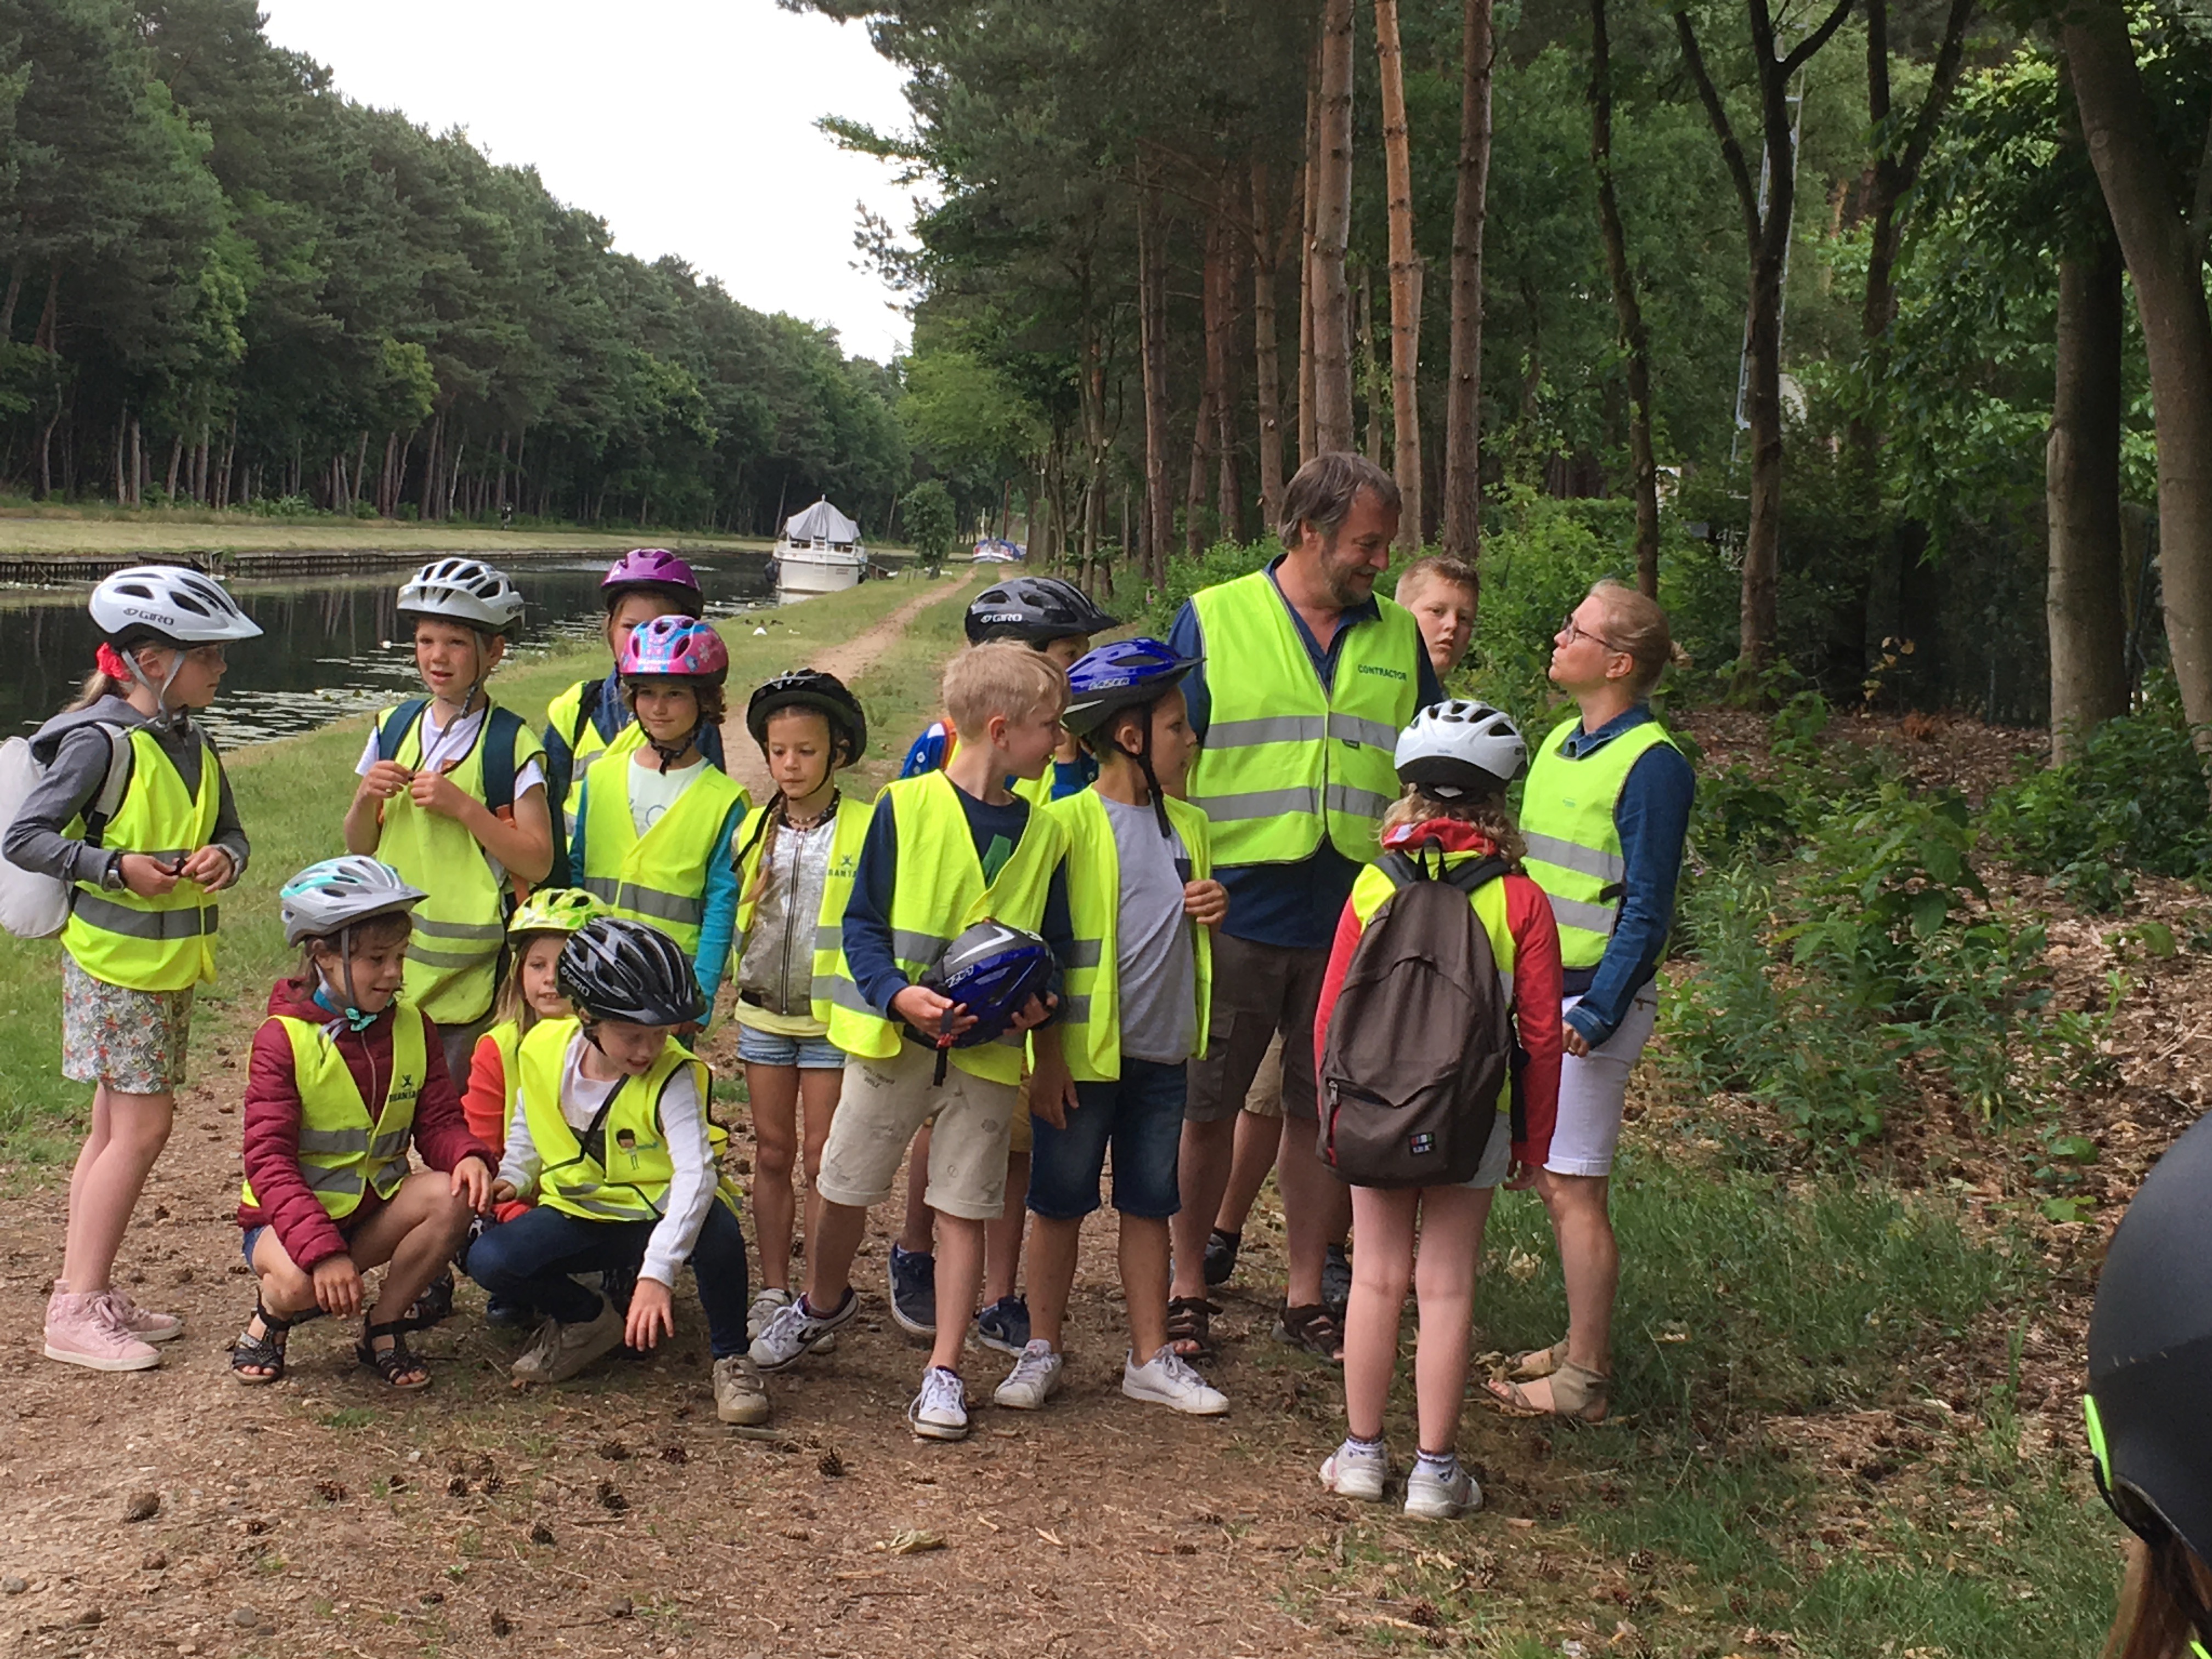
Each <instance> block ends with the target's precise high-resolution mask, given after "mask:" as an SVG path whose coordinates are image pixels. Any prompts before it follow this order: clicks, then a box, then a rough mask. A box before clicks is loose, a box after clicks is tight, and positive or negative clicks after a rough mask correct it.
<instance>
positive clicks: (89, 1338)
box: [46, 1290, 161, 1371]
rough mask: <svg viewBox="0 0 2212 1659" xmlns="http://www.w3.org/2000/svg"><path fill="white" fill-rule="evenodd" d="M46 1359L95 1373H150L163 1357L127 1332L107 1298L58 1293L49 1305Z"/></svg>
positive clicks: (59, 1291) (49, 1301)
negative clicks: (86, 1367)
mask: <svg viewBox="0 0 2212 1659" xmlns="http://www.w3.org/2000/svg"><path fill="white" fill-rule="evenodd" d="M46 1358H49V1359H58V1360H61V1361H62V1362H63V1363H64V1364H70V1365H84V1366H88V1367H89V1368H90V1369H92V1370H95V1371H144V1370H152V1369H153V1368H154V1367H155V1366H156V1365H159V1364H161V1355H160V1354H158V1353H156V1352H154V1350H153V1349H152V1348H150V1347H149V1346H147V1345H146V1344H145V1343H143V1342H142V1341H140V1340H138V1339H137V1337H136V1336H134V1335H132V1334H131V1332H130V1331H129V1330H128V1329H127V1328H125V1326H124V1324H123V1322H122V1320H121V1318H120V1317H119V1316H118V1313H117V1311H116V1309H115V1306H114V1304H113V1303H112V1302H111V1301H110V1300H109V1298H108V1297H106V1296H105V1295H101V1296H76V1295H74V1294H72V1293H71V1292H70V1291H62V1290H57V1291H55V1292H54V1293H53V1295H52V1297H50V1298H48V1300H47V1302H46Z"/></svg>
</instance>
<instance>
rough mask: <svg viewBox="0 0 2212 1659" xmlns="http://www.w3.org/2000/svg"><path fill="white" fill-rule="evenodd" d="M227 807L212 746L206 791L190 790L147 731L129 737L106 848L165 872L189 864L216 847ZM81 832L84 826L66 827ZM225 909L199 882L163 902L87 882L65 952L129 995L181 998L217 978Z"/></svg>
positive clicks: (76, 898)
mask: <svg viewBox="0 0 2212 1659" xmlns="http://www.w3.org/2000/svg"><path fill="white" fill-rule="evenodd" d="M221 806H222V763H221V762H220V761H218V760H217V759H216V752H215V745H214V744H206V746H205V748H204V750H203V752H202V753H201V756H200V787H199V789H198V791H197V793H189V792H187V791H186V790H185V780H184V777H183V775H181V774H180V773H179V772H178V770H177V768H176V763H174V762H173V761H172V760H171V759H170V758H169V757H168V754H167V751H166V750H163V749H162V747H161V744H160V742H159V741H158V740H156V738H155V736H154V734H153V733H152V732H149V731H148V730H146V728H145V727H143V726H134V727H132V728H131V781H130V782H129V784H128V785H127V786H126V787H125V789H124V792H123V799H122V800H121V802H120V803H118V805H117V806H116V809H115V816H114V817H112V818H110V819H108V821H107V823H106V826H105V827H104V828H103V829H102V830H101V831H100V844H101V845H102V846H105V847H109V848H115V849H117V850H118V851H120V852H125V853H141V854H145V855H146V856H148V857H149V858H153V859H157V860H160V861H161V862H162V863H164V864H174V863H176V862H177V861H178V860H181V859H184V858H187V857H189V856H190V855H191V854H194V853H197V852H198V851H199V850H200V848H203V847H205V846H206V845H207V844H208V843H209V842H211V841H213V840H214V839H215V820H216V811H218V810H219V809H220V807H221ZM70 832H71V833H74V834H77V835H82V833H83V821H82V819H79V820H77V821H76V823H72V824H71V825H70ZM219 915H220V912H219V909H218V907H217V906H216V902H215V900H214V899H213V898H212V897H211V896H210V895H209V893H208V891H207V890H206V889H205V888H204V887H202V886H201V885H200V884H198V883H197V882H194V881H180V882H179V883H178V884H176V885H175V886H174V887H173V888H171V889H170V890H168V891H167V892H166V893H164V894H162V895H161V896H160V897H159V898H141V897H139V896H138V895H137V894H136V893H134V892H132V891H131V890H130V889H129V888H127V887H121V888H117V889H116V890H113V891H112V892H111V891H109V890H107V889H106V888H104V887H101V886H99V885H98V884H95V883H93V882H88V881H81V882H79V883H77V884H76V887H75V888H74V889H73V890H71V893H70V917H69V921H68V922H67V923H66V924H64V927H63V928H62V945H63V946H64V948H65V949H66V950H67V951H69V953H70V956H71V957H74V958H76V965H77V966H78V967H80V968H82V969H84V971H85V972H86V973H88V974H89V975H92V976H93V978H94V979H97V980H105V981H106V982H107V983H108V984H110V985H120V986H123V987H125V988H126V989H129V990H132V991H181V990H184V989H185V988H186V987H190V986H193V985H197V984H200V983H202V982H204V981H212V980H213V979H214V978H215V934H216V922H217V920H218V918H219Z"/></svg>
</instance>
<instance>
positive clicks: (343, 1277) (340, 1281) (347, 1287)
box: [313, 1251, 361, 1319]
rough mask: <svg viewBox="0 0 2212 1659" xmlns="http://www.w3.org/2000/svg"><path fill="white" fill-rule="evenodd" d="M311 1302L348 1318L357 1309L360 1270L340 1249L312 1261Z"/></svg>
mask: <svg viewBox="0 0 2212 1659" xmlns="http://www.w3.org/2000/svg"><path fill="white" fill-rule="evenodd" d="M313 1279H314V1281H315V1305H316V1306H317V1307H319V1308H320V1309H321V1310H323V1311H324V1312H325V1313H326V1314H329V1315H331V1316H332V1317H334V1318H337V1319H351V1318H352V1317H353V1316H355V1315H356V1314H357V1313H359V1312H360V1311H361V1269H360V1268H358V1267H355V1266H354V1265H353V1258H352V1257H351V1256H349V1255H345V1254H344V1253H343V1251H341V1252H340V1253H339V1254H338V1255H326V1256H325V1257H324V1258H323V1259H322V1260H321V1261H318V1262H317V1263H315V1267H314V1273H313Z"/></svg>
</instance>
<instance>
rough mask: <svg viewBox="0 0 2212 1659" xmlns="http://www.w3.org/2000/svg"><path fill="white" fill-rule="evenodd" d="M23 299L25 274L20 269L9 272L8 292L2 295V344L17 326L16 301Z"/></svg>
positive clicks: (0, 318) (0, 325)
mask: <svg viewBox="0 0 2212 1659" xmlns="http://www.w3.org/2000/svg"><path fill="white" fill-rule="evenodd" d="M22 297H23V273H22V271H21V269H20V268H18V269H11V270H9V272H8V292H7V293H6V294H5V295H0V343H5V342H6V340H7V339H8V337H9V333H10V332H11V331H13V330H14V328H15V301H18V300H20V299H21V298H22Z"/></svg>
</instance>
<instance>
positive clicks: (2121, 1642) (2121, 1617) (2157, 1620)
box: [2100, 1533, 2212, 1659]
mask: <svg viewBox="0 0 2212 1659" xmlns="http://www.w3.org/2000/svg"><path fill="white" fill-rule="evenodd" d="M2127 1555H2128V1570H2127V1576H2126V1577H2125V1578H2124V1579H2123V1580H2122V1581H2121V1583H2120V1599H2119V1607H2118V1610H2117V1611H2116V1612H2115V1613H2114V1614H2113V1616H2112V1629H2111V1631H2110V1632H2107V1633H2106V1637H2105V1646H2104V1650H2103V1651H2102V1653H2101V1655H2100V1659H2189V1655H2190V1645H2189V1644H2190V1643H2191V1641H2192V1640H2193V1639H2195V1638H2196V1635H2197V1627H2196V1623H2195V1621H2194V1620H2193V1619H2192V1618H2191V1606H2190V1603H2189V1602H2188V1601H2185V1599H2184V1597H2185V1595H2188V1594H2190V1593H2191V1592H2193V1593H2194V1594H2195V1595H2197V1596H2198V1597H2202V1596H2203V1594H2204V1592H2205V1591H2206V1590H2207V1589H2212V1585H2208V1584H2207V1583H2206V1579H2207V1577H2208V1575H2207V1573H2206V1571H2205V1570H2204V1568H2203V1566H2202V1565H2200V1564H2199V1563H2198V1562H2197V1558H2196V1556H2195V1554H2194V1553H2192V1552H2191V1549H2190V1547H2189V1546H2188V1545H2186V1544H2185V1543H2183V1542H2182V1541H2180V1539H2179V1538H2177V1537H2175V1536H2173V1535H2172V1534H2170V1533H2169V1534H2167V1535H2166V1537H2165V1538H2163V1539H2162V1540H2160V1541H2159V1542H2157V1543H2155V1544H2149V1543H2145V1542H2144V1541H2142V1539H2141V1538H2139V1537H2136V1536H2134V1535H2133V1534H2130V1536H2129V1538H2128V1545H2127ZM2185 1586H2186V1587H2187V1588H2186V1589H2185V1588H2184V1587H2185Z"/></svg>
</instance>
